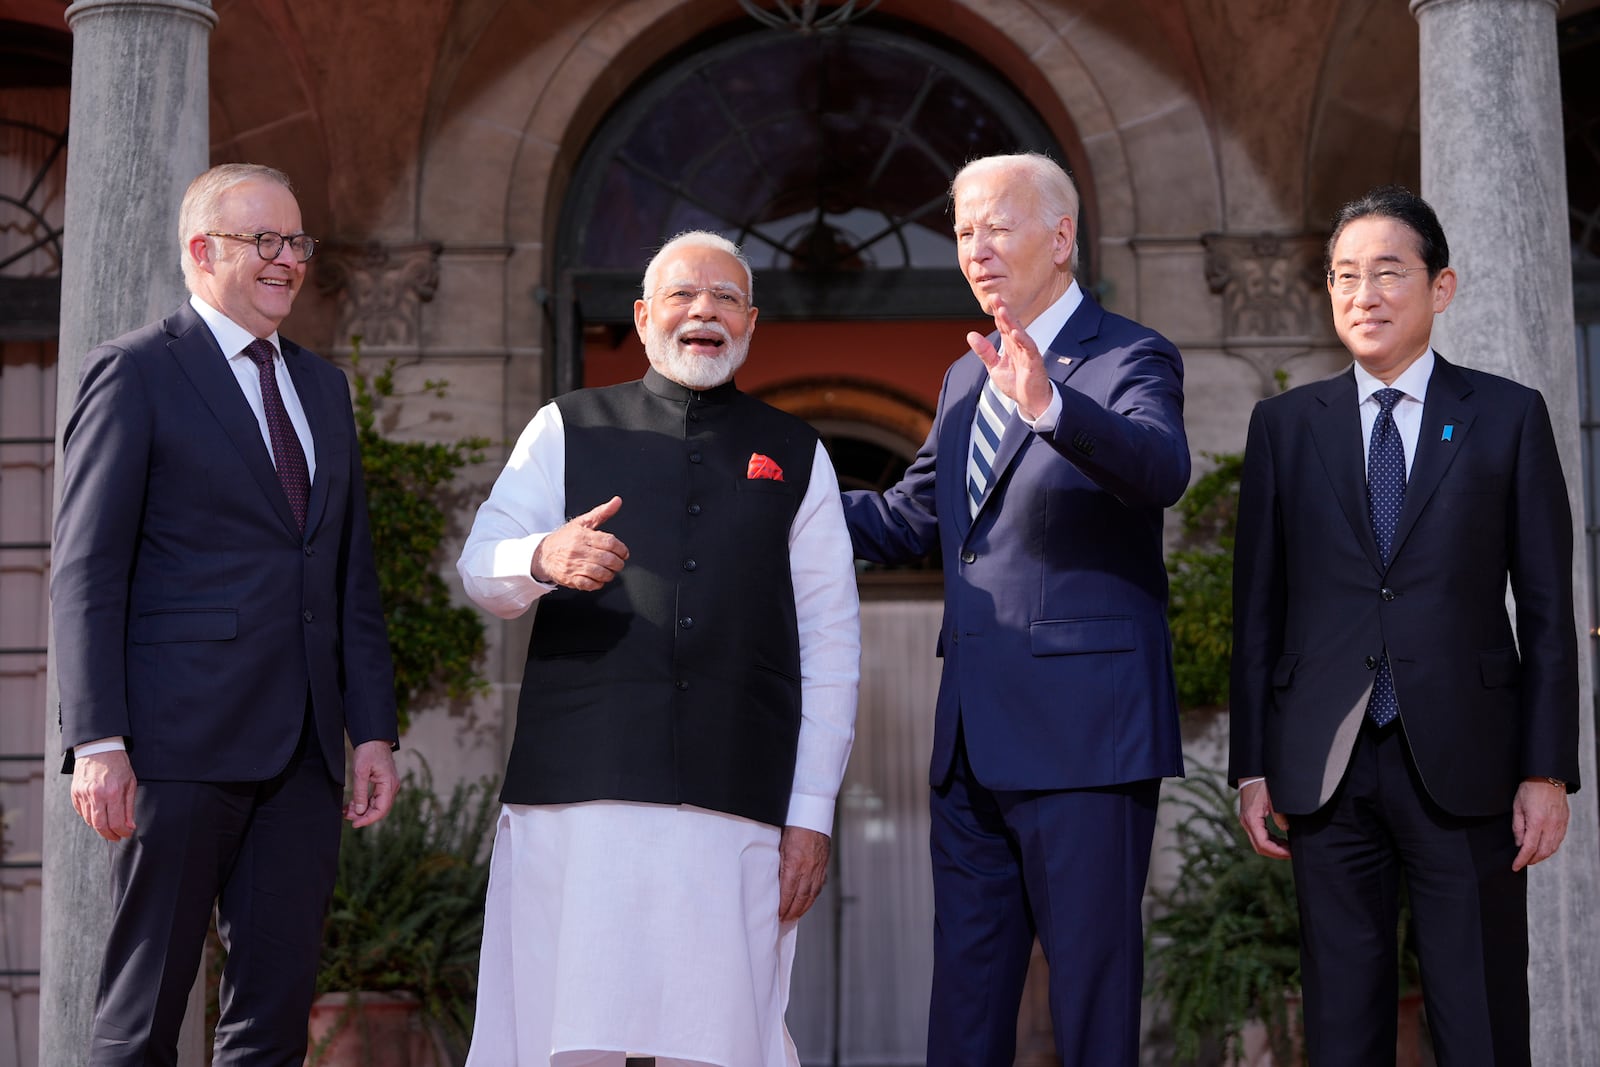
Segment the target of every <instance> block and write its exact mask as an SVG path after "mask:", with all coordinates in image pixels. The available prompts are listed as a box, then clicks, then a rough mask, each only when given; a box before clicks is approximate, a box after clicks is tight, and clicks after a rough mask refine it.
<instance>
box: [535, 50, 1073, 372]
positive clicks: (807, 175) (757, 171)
mask: <svg viewBox="0 0 1600 1067" xmlns="http://www.w3.org/2000/svg"><path fill="white" fill-rule="evenodd" d="M1030 150H1032V151H1041V152H1045V153H1047V154H1049V155H1051V156H1052V157H1054V158H1056V159H1058V160H1063V161H1064V159H1065V157H1064V155H1063V153H1062V151H1061V148H1060V146H1059V145H1058V144H1057V143H1056V141H1055V139H1054V138H1053V137H1052V136H1051V134H1050V132H1049V130H1048V129H1047V128H1046V127H1045V126H1044V124H1043V122H1041V121H1040V119H1039V118H1038V116H1037V115H1036V114H1035V113H1034V112H1033V111H1032V109H1031V108H1030V107H1029V106H1028V105H1027V104H1026V103H1025V102H1024V101H1023V100H1022V99H1021V98H1020V97H1019V96H1018V95H1017V94H1016V92H1015V90H1013V89H1012V88H1011V87H1010V86H1009V85H1008V84H1007V83H1006V82H1004V81H1003V80H1002V79H1001V78H1000V77H999V76H998V75H997V74H995V73H994V72H993V71H992V70H990V69H989V68H988V67H987V66H985V65H984V64H983V63H982V62H981V61H980V60H978V59H976V58H973V57H971V56H968V55H964V54H961V53H959V52H958V51H957V50H956V49H955V48H954V47H953V46H946V45H943V44H936V43H933V42H931V41H929V40H927V39H925V38H923V37H920V36H914V35H912V33H911V31H907V32H900V31H899V30H897V29H895V28H893V25H892V24H890V23H878V24H874V25H854V26H852V27H850V28H849V29H848V30H845V31H842V32H836V33H827V34H810V35H802V34H796V33H790V32H785V31H778V30H764V31H758V32H751V33H742V34H739V35H737V36H733V37H728V38H725V39H722V40H719V41H713V42H710V43H706V42H700V43H696V44H694V45H691V46H690V47H688V48H686V49H684V50H683V51H682V52H681V53H679V54H678V55H675V56H673V57H672V58H671V59H670V60H668V61H667V62H665V63H663V64H662V65H661V66H660V67H658V68H657V70H656V71H654V72H653V73H652V74H650V75H648V76H647V77H645V78H643V79H641V81H640V83H639V84H638V85H637V86H636V87H635V88H634V90H633V91H631V92H630V93H629V94H628V95H627V97H626V98H625V99H624V100H623V101H622V102H621V103H620V104H619V105H618V106H617V107H616V108H615V110H614V111H613V112H612V113H611V115H609V116H608V117H607V118H606V119H605V121H604V122H603V123H602V124H601V126H600V127H599V129H598V130H597V132H596V133H595V135H594V137H593V138H592V139H591V141H590V143H589V145H588V147H587V148H586V149H585V151H584V153H583V156H582V158H581V159H580V161H579V163H578V166H577V169H576V171H575V173H574V176H573V181H572V185H571V191H570V193H569V194H568V197H567V202H566V205H565V208H564V210H563V212H562V223H561V228H560V233H559V237H558V247H557V253H556V268H557V287H556V288H557V306H556V307H555V308H554V311H555V314H556V324H555V326H556V340H557V344H556V367H555V386H556V388H555V391H556V392H564V391H566V390H568V389H571V388H574V387H576V386H577V385H578V384H581V382H582V381H583V374H582V345H581V339H582V329H583V327H584V326H585V325H590V326H593V325H596V324H631V319H630V318H629V311H630V309H631V306H632V302H633V299H634V297H636V296H637V295H638V284H639V276H640V273H641V269H642V266H643V264H644V263H645V261H646V260H647V259H648V257H649V255H650V254H651V253H652V252H653V251H654V250H655V249H656V248H658V247H660V245H661V244H662V243H663V242H664V241H665V240H666V239H667V238H669V237H671V236H672V235H673V234H675V233H679V232H681V231H683V230H688V229H710V230H716V231H718V232H720V233H722V234H724V235H725V236H727V237H729V238H730V239H732V240H734V241H736V242H738V243H739V244H740V245H742V246H743V247H744V249H745V251H746V253H747V254H748V255H749V256H750V258H751V261H752V265H753V266H754V267H755V269H756V271H757V273H758V275H759V278H760V290H761V299H760V304H761V308H762V316H763V318H764V319H765V320H769V321H770V320H774V319H776V320H784V319H788V320H817V319H827V320H860V319H925V318H950V317H953V316H956V315H963V314H973V313H975V312H976V304H975V302H974V301H973V299H972V297H971V294H970V292H969V291H968V289H967V286H966V283H965V282H964V281H963V280H962V278H961V277H960V275H959V274H958V273H957V272H956V271H955V270H954V266H955V262H956V256H955V245H954V240H953V238H952V236H951V233H950V219H949V216H948V214H947V201H948V197H947V192H946V191H947V189H948V186H949V183H950V179H951V177H952V176H953V175H954V174H955V172H956V171H957V170H958V169H959V168H960V166H961V164H962V163H964V162H965V161H967V160H969V159H972V158H975V157H978V156H983V155H990V154H993V153H996V152H1015V151H1030ZM1080 245H1081V246H1082V247H1083V248H1084V249H1087V248H1090V247H1092V242H1090V241H1088V240H1081V241H1080ZM1087 269H1088V265H1087V264H1085V265H1084V270H1086V271H1087Z"/></svg>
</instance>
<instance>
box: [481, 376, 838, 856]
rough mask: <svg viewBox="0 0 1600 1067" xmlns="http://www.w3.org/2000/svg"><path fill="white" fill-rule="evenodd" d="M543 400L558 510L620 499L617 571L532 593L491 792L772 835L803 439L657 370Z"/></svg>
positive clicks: (794, 674)
mask: <svg viewBox="0 0 1600 1067" xmlns="http://www.w3.org/2000/svg"><path fill="white" fill-rule="evenodd" d="M555 403H556V406H557V407H558V408H559V409H560V411H561V418H562V422H563V424H564V427H565V431H566V453H567V459H566V492H567V507H566V510H567V514H568V515H569V516H571V515H581V514H583V513H584V512H586V511H588V510H590V509H591V508H594V507H596V506H598V505H600V504H603V503H605V502H606V501H607V500H609V499H610V498H611V497H612V496H620V497H621V498H622V508H621V510H620V511H619V512H618V513H617V514H616V516H615V517H613V518H612V519H611V521H610V522H608V523H606V525H605V527H604V529H605V530H607V531H608V532H610V533H613V534H615V535H616V536H617V537H618V538H619V539H621V541H622V543H623V544H625V545H626V546H627V547H628V561H627V563H626V565H625V566H624V567H623V568H622V571H621V572H620V573H619V574H618V575H617V576H616V578H614V579H613V580H612V581H611V582H610V583H608V584H607V585H606V586H605V587H604V588H602V589H601V590H599V591H598V592H581V591H578V590H573V589H558V590H556V591H555V592H552V593H549V594H547V595H545V596H544V597H543V598H542V599H540V601H539V603H538V607H537V609H536V614H535V616H534V625H533V636H532V639H531V641H530V642H529V646H528V664H527V669H526V672H525V673H524V675H523V679H522V693H521V697H520V700H519V702H518V705H517V732H516V739H515V740H514V742H513V743H512V747H511V756H510V759H509V761H508V765H507V767H506V782H505V788H504V789H503V791H502V792H501V799H502V800H504V801H505V802H507V803H512V804H563V803H571V802H575V801H584V800H632V801H644V802H648V803H655V804H693V805H696V806H699V807H703V808H709V809H712V810H715V811H721V812H726V813H728V814H732V815H739V816H744V817H746V818H750V819H754V820H757V821H759V822H763V823H769V824H771V825H774V826H782V825H783V821H784V818H785V816H786V814H787V811H788V805H789V792H790V788H791V786H792V785H793V781H794V763H795V745H796V741H797V739H798V737H799V732H800V651H799V640H798V637H797V629H796V621H795V603H794V584H793V581H792V579H791V576H790V571H789V530H790V527H791V525H792V524H793V521H794V517H795V514H796V512H797V511H798V510H799V506H800V500H801V498H802V497H803V496H804V495H805V492H806V487H807V485H808V484H809V482H810V480H811V464H812V462H813V459H814V457H815V454H816V447H817V434H816V432H815V431H814V430H812V429H811V427H810V426H809V425H807V424H806V423H805V422H803V421H801V420H800V419H797V418H795V417H793V416H791V415H788V414H785V413H784V412H781V411H779V410H777V409H776V408H773V407H770V406H768V405H766V404H764V403H762V402H760V401H758V400H755V399H754V398H752V397H748V396H746V395H744V394H743V393H741V392H739V391H738V389H737V388H735V387H734V385H733V384H732V383H731V382H730V383H728V384H727V385H723V386H719V387H717V388H715V389H710V390H706V391H703V392H696V391H692V390H689V389H685V388H683V387H682V386H679V385H676V384H674V383H673V382H670V381H668V380H667V379H665V378H663V377H662V376H661V375H659V374H657V373H656V372H655V371H654V370H651V371H650V372H649V373H648V374H646V376H645V377H644V379H643V380H641V381H635V382H628V383H626V384H624V385H618V386H611V387H608V388H603V389H586V390H582V391H579V392H576V393H571V394H568V395H566V396H563V397H559V398H557V400H556V401H555ZM763 460H765V461H767V462H763ZM774 469H776V471H777V472H779V473H781V475H782V478H781V480H779V479H776V478H772V477H752V474H759V473H762V472H763V471H765V472H767V473H772V471H773V470H774Z"/></svg>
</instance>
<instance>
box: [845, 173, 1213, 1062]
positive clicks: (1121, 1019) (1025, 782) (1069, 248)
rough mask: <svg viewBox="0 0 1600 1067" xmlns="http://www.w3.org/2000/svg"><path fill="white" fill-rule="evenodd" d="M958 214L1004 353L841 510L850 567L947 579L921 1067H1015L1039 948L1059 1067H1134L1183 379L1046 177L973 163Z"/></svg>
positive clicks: (976, 354)
mask: <svg viewBox="0 0 1600 1067" xmlns="http://www.w3.org/2000/svg"><path fill="white" fill-rule="evenodd" d="M950 189H951V203H952V206H953V208H954V213H955V237H956V254H957V258H958V260H959V263H960V266H961V271H962V273H963V274H964V275H965V276H966V279H967V283H968V284H969V285H970V286H971V287H972V292H973V295H974V296H976V297H977V298H978V302H979V303H980V304H981V305H982V307H983V309H984V311H985V312H986V313H988V314H990V315H992V316H994V322H995V332H994V333H991V334H989V335H988V336H987V337H986V336H984V335H983V334H980V333H969V334H968V335H967V338H966V340H967V344H968V345H969V346H970V348H971V351H969V352H968V353H966V354H965V355H964V356H962V357H961V358H959V359H957V360H956V361H955V363H953V364H952V365H951V367H950V369H949V371H948V372H947V373H946V374H945V380H944V387H943V389H942V390H941V391H940V394H939V405H938V410H937V413H936V414H935V415H934V422H933V429H932V430H931V431H930V433H929V434H928V439H927V441H926V442H924V443H923V445H922V448H921V449H920V450H919V451H918V453H917V458H916V459H915V460H914V461H913V462H912V464H911V466H910V468H909V469H907V471H906V474H905V477H904V478H903V479H902V480H901V481H900V482H899V484H897V485H895V486H893V487H892V488H890V489H889V491H888V492H886V493H882V494H879V493H876V492H870V491H865V490H857V491H852V492H850V493H847V494H845V497H846V499H845V515H846V519H847V521H848V522H849V525H850V536H851V538H852V540H853V541H854V543H855V549H856V554H857V555H859V556H861V557H863V558H865V559H869V560H874V561H877V562H904V561H907V560H912V559H917V558H920V557H921V556H923V555H925V554H926V553H929V552H939V553H940V554H941V556H942V557H943V562H944V596H945V614H944V622H943V624H942V625H941V628H940V631H939V653H940V655H942V657H943V659H944V668H943V675H942V678H941V680H940V684H939V698H938V707H937V709H936V711H935V717H934V734H933V758H932V761H931V766H930V769H929V785H930V786H931V787H932V790H933V795H932V801H931V806H932V822H933V828H932V833H931V835H930V839H931V844H932V851H933V896H934V912H935V922H934V963H933V968H934V970H933V999H932V1006H931V1009H930V1011H929V1020H928V1064H929V1067H1009V1065H1010V1064H1011V1062H1012V1060H1013V1058H1014V1055H1015V1051H1016V1034H1017V1009H1018V1005H1019V1002H1020V1000H1021V997H1022V988H1023V982H1024V980H1025V978H1026V976H1027V971H1028V961H1029V957H1030V954H1031V951H1032V948H1033V942H1034V938H1035V936H1037V937H1038V940H1039V942H1040V944H1041V945H1042V946H1043V947H1044V952H1045V956H1046V957H1047V959H1048V960H1049V963H1050V1017H1051V1020H1052V1022H1053V1023H1054V1025H1055V1039H1056V1048H1057V1050H1058V1052H1059V1053H1060V1056H1061V1062H1062V1064H1063V1065H1065V1067H1132V1065H1133V1064H1135V1063H1137V1061H1138V1057H1139V1001H1140V992H1141V988H1142V985H1143V973H1144V972H1143V959H1144V939H1143V927H1142V925H1141V915H1140V901H1141V899H1142V896H1143V893H1144V883H1145V875H1146V873H1147V871H1148V870H1149V866H1150V846H1151V841H1152V837H1153V834H1154V831H1155V816H1156V799H1157V795H1158V793H1159V791H1160V786H1161V779H1162V778H1163V777H1165V776H1168V775H1176V774H1181V773H1183V755H1182V751H1181V747H1180V739H1179V736H1178V708H1177V699H1176V696H1175V692H1174V687H1173V680H1172V644H1171V640H1170V638H1169V637H1168V634H1167V623H1166V607H1167V576H1166V570H1165V567H1164V565H1163V558H1162V542H1161V526H1162V509H1163V508H1165V507H1166V506H1168V505H1170V504H1172V503H1173V502H1175V501H1176V500H1177V499H1178V497H1179V496H1180V495H1181V494H1182V492H1183V489H1184V486H1185V484H1186V483H1187V481H1188V478H1189V446H1188V441H1187V439H1186V438H1185V436H1184V431H1183V364H1182V362H1181V360H1180V359H1179V357H1178V351H1177V349H1176V348H1174V347H1173V346H1172V344H1171V342H1169V341H1167V339H1166V338H1164V337H1162V336H1160V335H1159V334H1157V333H1156V332H1155V331H1153V330H1150V329H1147V328H1146V327H1144V326H1141V325H1139V324H1138V323H1136V322H1133V321H1131V320H1129V319H1125V318H1123V317H1122V316H1120V315H1115V314H1112V313H1111V312H1109V311H1106V310H1104V309H1102V308H1101V307H1100V305H1099V304H1098V303H1096V302H1095V300H1094V298H1093V297H1092V296H1091V295H1090V294H1089V293H1087V292H1085V291H1084V289H1083V288H1082V286H1080V285H1079V284H1078V282H1077V280H1076V279H1075V278H1074V277H1073V262H1074V259H1075V256H1076V248H1077V234H1078V219H1077V214H1078V194H1077V190H1076V189H1075V188H1074V187H1073V185H1072V180H1071V178H1069V177H1068V176H1067V173H1066V172H1065V171H1064V170H1062V169H1061V167H1060V166H1059V165H1057V164H1056V163H1055V162H1054V161H1052V160H1050V159H1048V158H1046V157H1044V156H1041V155H1036V154H1028V155H1007V156H990V157H987V158H985V159H979V160H975V161H974V162H972V163H969V164H968V165H967V166H966V167H965V168H963V169H962V170H961V172H960V173H959V174H957V175H956V177H955V181H954V182H952V183H951V187H950Z"/></svg>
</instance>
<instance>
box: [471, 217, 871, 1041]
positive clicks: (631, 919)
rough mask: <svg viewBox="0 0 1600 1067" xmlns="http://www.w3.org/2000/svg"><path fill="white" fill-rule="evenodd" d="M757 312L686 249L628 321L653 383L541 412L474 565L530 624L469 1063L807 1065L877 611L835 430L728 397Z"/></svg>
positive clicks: (705, 254)
mask: <svg viewBox="0 0 1600 1067" xmlns="http://www.w3.org/2000/svg"><path fill="white" fill-rule="evenodd" d="M751 292H752V284H751V275H750V267H749V264H748V263H747V262H746V261H745V259H744V257H743V255H742V254H741V253H740V252H739V249H738V248H737V247H736V246H734V245H733V244H732V243H731V242H729V241H727V240H725V239H723V238H722V237H719V236H718V235H716V234H712V233H705V232H693V233H685V234H680V235H679V236H677V237H675V238H673V239H672V240H671V241H669V242H668V243H667V244H666V246H664V247H663V248H662V249H661V251H660V252H659V253H657V255H656V257H655V259H653V260H652V261H651V263H650V266H649V267H648V269H646V271H645V276H644V291H643V295H642V297H641V299H639V300H638V301H636V302H635V303H634V321H635V323H636V325H637V327H638V330H639V337H640V339H641V340H642V341H643V342H644V345H645V351H646V353H647V355H648V356H649V359H650V368H651V369H650V370H649V372H648V373H646V375H645V376H644V378H643V379H641V380H639V381H634V382H628V383H626V384H623V385H619V386H612V387H609V388H604V389H585V390H580V391H578V392H575V393H569V394H567V395H565V396H561V397H558V398H557V399H556V400H554V401H553V402H551V403H550V404H547V405H545V406H544V407H543V408H542V409H540V411H539V412H538V413H537V414H536V415H535V416H534V418H533V421H531V422H530V423H529V424H528V426H527V428H526V429H525V430H524V431H523V433H522V436H521V438H520V439H519V440H518V441H517V444H516V447H515V448H514V449H513V451H512V454H511V456H510V458H509V460H508V461H507V463H506V467H505V470H504V471H503V472H502V473H501V475H500V478H499V479H498V480H497V481H496V483H495V486H494V489H493V491H492V492H491V493H490V496H489V499H488V500H487V501H485V502H484V504H483V506H482V507H481V508H480V509H479V510H478V515H477V519H476V520H475V522H474V523H473V527H472V532H471V534H470V535H469V536H468V538H467V543H466V547H465V548H464V549H463V551H462V554H461V560H460V562H459V563H458V564H457V568H458V569H459V570H460V572H461V576H462V579H463V581H464V583H465V585H466V590H467V593H468V595H469V596H471V597H472V599H473V600H475V601H476V602H477V603H478V604H480V605H481V606H483V607H484V608H485V609H487V610H489V611H490V612H493V613H494V614H495V615H498V616H500V617H501V618H515V617H517V616H520V615H522V614H523V613H524V612H526V611H528V610H529V609H530V608H533V609H535V616H534V621H533V635H532V639H531V641H530V642H529V647H528V661H527V667H526V670H525V673H524V676H523V685H522V695H521V700H520V702H519V705H518V708H517V730H516V738H515V740H514V742H513V744H512V748H511V755H510V759H509V761H508V764H507V767H506V779H505V788H504V790H503V791H502V793H501V800H502V801H503V802H504V804H505V808H504V810H503V811H502V813H501V816H500V823H499V827H498V830H497V833H496V836H495V846H494V860H493V874H492V876H491V880H490V884H489V895H488V902H487V906H486V907H487V915H486V921H485V926H484V947H483V956H482V962H481V965H480V981H479V991H478V1011H477V1023H476V1029H475V1033H474V1035H473V1043H472V1050H471V1053H470V1054H469V1057H468V1063H469V1065H472V1067H506V1065H518V1067H532V1065H535V1064H537V1065H538V1067H546V1065H553V1067H578V1065H580V1064H581V1065H585V1067H587V1065H591V1064H593V1065H606V1067H620V1065H621V1064H622V1062H623V1059H624V1057H625V1056H627V1055H628V1054H630V1053H631V1054H636V1055H643V1056H654V1057H656V1062H657V1064H658V1065H659V1067H667V1065H669V1064H686V1065H689V1064H693V1065H721V1067H762V1065H764V1067H785V1065H791V1064H797V1063H798V1058H797V1057H796V1055H795V1051H794V1045H793V1043H792V1042H791V1041H790V1040H789V1035H788V1032H787V1030H786V1029H785V1028H784V1025H783V1013H784V1008H785V1006H786V1004H787V1001H788V982H789V967H790V963H791V961H792V958H793V948H794V930H795V927H794V923H795V920H798V919H799V918H800V916H801V915H803V914H804V913H805V911H806V909H807V908H809V907H810V906H811V904H812V902H813V901H814V900H815V899H816V897H817V894H818V892H819V891H820V890H821V888H822V884H823V880H824V876H825V874H826V869H827V863H828V854H829V837H828V835H829V833H830V832H831V830H832V826H833V805H834V798H835V796H836V795H837V793H838V790H839V784H840V782H841V780H842V778H843V775H844V765H845V760H846V758H847V757H848V756H849V752H850V745H851V741H852V738H853V736H854V723H855V707H856V684H857V677H858V672H859V657H860V629H859V618H858V612H859V608H858V604H857V599H856V587H855V573H854V569H853V565H852V562H851V560H852V553H851V549H850V538H849V534H848V533H847V532H846V530H845V525H844V516H843V511H842V509H841V506H840V502H839V490H838V482H837V479H836V478H835V476H834V472H833V467H832V465H831V464H830V463H829V461H828V457H827V454H826V453H825V452H824V451H823V449H822V447H821V444H820V442H819V441H818V438H817V434H816V432H815V431H814V430H812V429H811V428H810V427H809V426H808V425H807V424H806V423H805V422H803V421H801V420H800V419H797V418H794V417H792V416H790V415H787V414H785V413H783V412H781V411H778V410H777V409H775V408H772V407H769V406H767V405H766V404H763V403H761V402H760V401H757V400H755V399H753V398H751V397H748V396H746V395H744V394H743V393H741V392H739V390H738V388H737V387H736V386H735V385H734V383H733V375H734V372H735V371H736V370H738V368H739V366H740V365H741V364H742V363H743V362H744V359H745V356H746V354H747V353H748V351H749V343H750V335H751V332H752V330H753V328H754V326H755V321H756V309H755V307H753V306H752V304H751V300H750V294H751Z"/></svg>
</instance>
